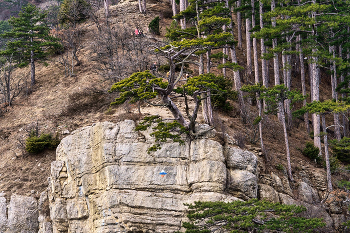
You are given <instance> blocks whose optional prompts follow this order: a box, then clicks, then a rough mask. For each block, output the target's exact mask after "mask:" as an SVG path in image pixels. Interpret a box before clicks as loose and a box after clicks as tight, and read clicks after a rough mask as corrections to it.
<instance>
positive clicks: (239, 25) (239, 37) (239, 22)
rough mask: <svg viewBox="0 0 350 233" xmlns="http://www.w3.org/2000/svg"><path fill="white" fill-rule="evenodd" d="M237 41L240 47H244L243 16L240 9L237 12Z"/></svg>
mask: <svg viewBox="0 0 350 233" xmlns="http://www.w3.org/2000/svg"><path fill="white" fill-rule="evenodd" d="M241 1H242V0H238V1H237V7H241ZM237 42H238V44H237V46H238V48H239V49H242V16H241V12H240V11H238V12H237Z"/></svg>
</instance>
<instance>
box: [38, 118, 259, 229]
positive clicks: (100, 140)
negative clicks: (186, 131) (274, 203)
mask: <svg viewBox="0 0 350 233" xmlns="http://www.w3.org/2000/svg"><path fill="white" fill-rule="evenodd" d="M200 129H202V130H205V129H206V127H200ZM150 133H151V132H150V131H146V132H142V134H141V133H139V132H137V131H135V122H134V121H131V120H125V121H123V122H119V123H117V124H114V123H110V122H104V123H97V124H95V125H93V126H89V127H85V128H82V129H79V130H76V131H74V132H73V133H72V134H71V135H70V136H68V137H66V138H64V139H63V140H62V142H61V144H60V145H59V147H58V148H57V161H55V162H53V163H52V166H51V177H50V185H49V190H48V200H49V202H50V218H51V220H52V230H53V232H91V233H93V232H96V233H97V232H99V233H100V232H127V231H142V232H173V231H177V230H180V229H181V223H182V221H184V220H186V217H185V209H186V206H185V205H184V203H193V202H194V201H198V200H201V201H233V200H237V199H239V198H241V199H248V198H255V197H257V191H258V184H257V158H256V156H255V155H254V154H253V153H251V152H248V151H243V150H241V149H239V148H236V147H234V146H232V145H230V146H222V145H221V144H220V143H219V142H217V141H214V140H213V139H212V137H213V136H215V134H213V133H212V132H210V131H209V132H208V133H206V134H204V135H203V136H201V137H200V138H198V139H196V140H192V141H190V142H189V141H187V140H186V143H185V144H184V145H180V144H178V143H173V142H168V143H164V144H162V145H161V149H160V150H158V151H155V152H151V153H148V152H147V149H148V148H149V147H150V146H152V145H153V144H154V138H153V137H151V136H150ZM162 171H164V172H166V173H167V174H166V175H165V176H164V177H162V176H161V175H160V173H161V172H162ZM41 225H43V226H44V225H45V221H43V222H42V223H41Z"/></svg>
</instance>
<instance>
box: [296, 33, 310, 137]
mask: <svg viewBox="0 0 350 233" xmlns="http://www.w3.org/2000/svg"><path fill="white" fill-rule="evenodd" d="M300 43H301V36H300V35H299V36H298V43H297V50H298V52H299V62H300V79H301V93H302V95H303V96H306V83H305V65H304V55H303V51H302V49H301V45H300ZM303 106H306V99H304V100H303ZM304 122H305V128H306V131H307V133H308V134H309V133H310V125H309V113H305V114H304Z"/></svg>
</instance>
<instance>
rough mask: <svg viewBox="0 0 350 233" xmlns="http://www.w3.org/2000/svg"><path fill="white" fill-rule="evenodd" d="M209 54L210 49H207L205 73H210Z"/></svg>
mask: <svg viewBox="0 0 350 233" xmlns="http://www.w3.org/2000/svg"><path fill="white" fill-rule="evenodd" d="M210 54H211V49H208V51H207V73H210V68H211V64H210V63H211V59H210Z"/></svg>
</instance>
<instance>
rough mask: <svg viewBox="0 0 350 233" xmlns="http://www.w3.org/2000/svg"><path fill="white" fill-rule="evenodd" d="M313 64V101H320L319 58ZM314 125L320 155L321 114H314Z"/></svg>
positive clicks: (314, 51)
mask: <svg viewBox="0 0 350 233" xmlns="http://www.w3.org/2000/svg"><path fill="white" fill-rule="evenodd" d="M313 53H314V54H315V53H316V49H313ZM312 59H313V63H312V87H311V88H312V101H319V100H320V92H319V86H320V77H319V72H318V70H317V63H316V62H317V57H313V58H312ZM312 123H313V128H314V144H315V146H316V147H318V148H319V149H320V154H322V148H321V137H320V133H321V129H320V128H321V125H320V115H319V114H316V113H314V114H312Z"/></svg>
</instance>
